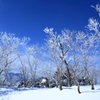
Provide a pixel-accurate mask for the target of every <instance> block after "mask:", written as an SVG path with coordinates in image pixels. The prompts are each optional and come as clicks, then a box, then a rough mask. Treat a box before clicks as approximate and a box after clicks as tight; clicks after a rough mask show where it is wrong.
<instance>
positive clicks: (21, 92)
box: [0, 85, 100, 100]
mask: <svg viewBox="0 0 100 100" xmlns="http://www.w3.org/2000/svg"><path fill="white" fill-rule="evenodd" d="M81 92H82V93H81V94H78V93H77V87H76V86H73V87H71V88H68V87H64V88H63V90H62V91H60V90H59V89H58V88H52V89H16V88H0V100H100V85H98V86H95V90H90V86H81Z"/></svg>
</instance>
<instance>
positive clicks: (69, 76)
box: [64, 60, 72, 87]
mask: <svg viewBox="0 0 100 100" xmlns="http://www.w3.org/2000/svg"><path fill="white" fill-rule="evenodd" d="M64 63H65V65H66V70H67V79H68V87H71V86H72V82H71V81H72V78H71V73H70V70H69V68H68V64H67V62H66V60H64Z"/></svg>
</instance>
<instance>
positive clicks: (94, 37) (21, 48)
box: [0, 4, 100, 92]
mask: <svg viewBox="0 0 100 100" xmlns="http://www.w3.org/2000/svg"><path fill="white" fill-rule="evenodd" d="M92 7H93V8H95V9H96V11H97V12H98V14H99V16H100V5H99V4H97V5H96V6H92ZM85 30H86V31H84V32H83V31H70V30H68V29H64V30H62V31H61V33H60V34H57V32H55V31H54V29H53V28H45V29H44V32H45V33H47V34H46V35H47V38H46V39H45V44H43V46H42V47H40V46H39V45H31V46H28V45H27V43H28V42H29V41H30V38H27V37H24V38H18V37H15V35H14V34H10V33H9V34H8V33H6V32H5V33H4V32H2V33H0V85H2V86H5V85H9V86H10V85H14V84H15V83H14V82H15V81H16V80H17V78H16V77H13V78H12V79H10V81H9V73H10V72H11V71H15V70H19V73H20V78H21V80H22V81H23V82H24V86H25V87H32V86H34V85H35V84H36V83H35V82H36V80H37V79H39V78H41V77H45V78H46V79H47V80H48V87H50V84H51V83H53V82H54V83H55V84H56V86H57V87H59V88H60V90H62V86H63V81H64V80H67V86H68V87H71V86H72V85H78V86H79V85H80V82H81V80H82V79H84V80H85V79H87V80H88V81H89V84H91V86H92V89H94V84H100V23H99V22H98V20H96V19H94V18H90V19H89V20H88V25H87V26H86V29H85ZM78 90H79V87H78ZM79 92H80V90H79Z"/></svg>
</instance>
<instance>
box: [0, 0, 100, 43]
mask: <svg viewBox="0 0 100 100" xmlns="http://www.w3.org/2000/svg"><path fill="white" fill-rule="evenodd" d="M97 3H100V2H99V0H0V31H4V32H5V31H6V32H10V33H15V35H16V36H18V37H23V36H26V37H30V38H31V42H30V44H35V43H40V44H43V42H44V39H45V38H46V33H44V32H43V29H44V28H45V27H53V28H54V29H55V31H58V32H60V31H61V30H62V29H64V28H67V29H71V30H73V29H74V30H84V26H86V25H87V23H88V19H89V18H90V17H93V18H97V19H99V17H98V14H97V12H96V11H95V9H93V8H91V7H90V6H91V5H96V4H97Z"/></svg>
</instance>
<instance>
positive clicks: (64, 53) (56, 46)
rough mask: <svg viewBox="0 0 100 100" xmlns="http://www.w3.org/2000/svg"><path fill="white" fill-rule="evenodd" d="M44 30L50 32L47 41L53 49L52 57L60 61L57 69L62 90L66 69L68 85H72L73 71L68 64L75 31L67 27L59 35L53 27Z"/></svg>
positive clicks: (51, 49) (57, 61)
mask: <svg viewBox="0 0 100 100" xmlns="http://www.w3.org/2000/svg"><path fill="white" fill-rule="evenodd" d="M44 32H46V33H48V38H47V39H46V43H47V45H48V48H49V50H50V51H51V56H52V58H55V59H56V60H55V61H54V62H55V63H59V65H58V66H57V69H58V70H59V77H60V83H59V84H60V90H62V76H63V74H64V73H63V70H64V69H66V73H67V74H66V78H67V80H68V86H69V87H70V86H71V85H72V83H71V72H70V68H69V65H68V60H69V59H68V57H69V55H70V52H71V50H72V47H73V34H74V33H75V32H74V31H73V32H71V31H69V30H66V29H65V30H63V31H62V34H58V35H57V33H55V32H53V28H50V29H48V28H45V30H44ZM53 60H54V59H53Z"/></svg>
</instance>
